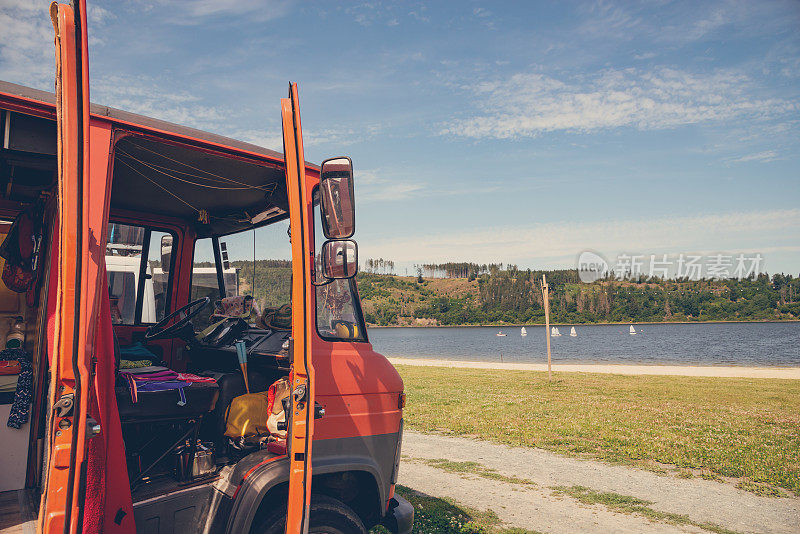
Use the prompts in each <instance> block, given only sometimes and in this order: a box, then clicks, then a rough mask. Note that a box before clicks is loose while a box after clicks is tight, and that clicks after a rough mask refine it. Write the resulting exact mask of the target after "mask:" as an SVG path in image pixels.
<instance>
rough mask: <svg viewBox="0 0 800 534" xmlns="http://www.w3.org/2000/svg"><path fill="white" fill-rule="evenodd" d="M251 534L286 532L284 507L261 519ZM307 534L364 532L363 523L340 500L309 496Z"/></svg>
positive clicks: (353, 533) (324, 496)
mask: <svg viewBox="0 0 800 534" xmlns="http://www.w3.org/2000/svg"><path fill="white" fill-rule="evenodd" d="M250 532H251V533H253V534H284V532H286V507H282V508H281V509H280V510H278V511H276V512H275V513H274V514H272V515H271V516H269V517H268V518H267V519H266V520H264V521H262V522H261V523H260V524H259V525H258V526H257V527H255V528H253V529H252V530H251V531H250ZM308 532H309V534H366V533H367V529H366V528H364V523H362V522H361V519H360V518H359V517H358V515H357V514H356V513H355V512H354V511H353V509H352V508H350V507H349V506H347V505H346V504H344V503H343V502H341V501H338V500H336V499H334V498H332V497H328V496H326V495H314V496H313V497H312V498H311V522H310V524H309V528H308Z"/></svg>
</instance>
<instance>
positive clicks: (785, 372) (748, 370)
mask: <svg viewBox="0 0 800 534" xmlns="http://www.w3.org/2000/svg"><path fill="white" fill-rule="evenodd" d="M388 360H389V361H390V362H391V363H392V365H413V366H420V367H449V368H460V369H490V370H506V371H547V364H546V363H500V362H470V361H460V360H436V359H431V358H388ZM552 370H553V371H555V372H567V373H603V374H620V375H662V376H693V377H708V378H782V379H788V380H800V367H734V366H724V367H723V366H719V367H718V366H710V365H630V364H575V363H558V364H553V365H552Z"/></svg>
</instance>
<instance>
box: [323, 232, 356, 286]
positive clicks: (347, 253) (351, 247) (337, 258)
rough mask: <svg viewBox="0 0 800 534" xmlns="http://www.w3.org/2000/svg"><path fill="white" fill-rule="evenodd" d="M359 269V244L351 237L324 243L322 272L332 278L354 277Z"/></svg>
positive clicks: (326, 276)
mask: <svg viewBox="0 0 800 534" xmlns="http://www.w3.org/2000/svg"><path fill="white" fill-rule="evenodd" d="M356 271H358V245H357V244H356V242H355V241H352V240H350V239H336V240H333V241H325V242H324V243H323V244H322V274H323V276H325V278H328V279H330V280H340V279H344V278H352V277H354V276H355V275H356Z"/></svg>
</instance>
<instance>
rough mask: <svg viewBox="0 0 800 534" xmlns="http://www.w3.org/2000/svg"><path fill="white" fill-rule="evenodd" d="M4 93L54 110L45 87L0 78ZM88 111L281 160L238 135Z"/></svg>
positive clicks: (105, 109) (107, 110)
mask: <svg viewBox="0 0 800 534" xmlns="http://www.w3.org/2000/svg"><path fill="white" fill-rule="evenodd" d="M3 95H8V96H11V97H16V98H23V99H25V100H32V101H34V102H37V103H40V104H44V105H45V106H46V107H49V108H52V109H53V111H54V112H55V105H56V96H55V94H54V93H51V92H48V91H42V90H40V89H34V88H32V87H26V86H24V85H19V84H16V83H11V82H6V81H3V80H0V100H2V96H3ZM90 112H91V114H92V115H93V116H95V117H101V118H106V119H109V120H111V121H112V122H116V123H120V124H126V125H128V126H138V127H139V128H141V129H144V130H151V131H156V132H162V133H166V134H170V135H173V136H176V137H181V138H183V139H191V140H198V141H204V142H206V143H210V144H213V145H218V146H222V147H227V148H232V149H234V150H238V151H243V152H248V153H251V154H258V155H261V156H265V157H267V158H269V159H271V160H275V161H279V162H283V154H282V153H281V152H276V151H275V150H270V149H268V148H264V147H261V146H258V145H254V144H252V143H246V142H244V141H239V140H237V139H232V138H230V137H225V136H224V135H219V134H215V133H211V132H205V131H203V130H198V129H196V128H190V127H188V126H181V125H179V124H175V123H172V122H169V121H164V120H161V119H154V118H152V117H147V116H145V115H138V114H136V113H131V112H129V111H124V110H121V109H117V108H112V107H109V106H103V105H101V104H95V103H92V104H91V106H90ZM306 168H309V169H313V170H319V166H318V165H316V164H314V163H310V162H308V161H306Z"/></svg>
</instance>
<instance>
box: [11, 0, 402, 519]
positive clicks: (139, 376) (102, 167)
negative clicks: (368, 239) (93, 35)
mask: <svg viewBox="0 0 800 534" xmlns="http://www.w3.org/2000/svg"><path fill="white" fill-rule="evenodd" d="M50 14H51V18H52V20H53V27H54V29H55V45H56V46H55V51H56V91H55V94H51V93H46V92H43V91H38V90H34V89H30V88H26V87H22V86H18V85H14V84H11V83H6V82H0V134H2V142H3V144H2V148H0V240H2V246H0V256H1V257H2V262H3V265H2V273H3V274H2V281H3V283H2V284H0V335H2V339H3V347H4V349H3V350H2V352H1V353H0V373H2V374H0V378H2V379H3V380H2V381H0V408H2V409H1V410H0V417H3V419H4V421H3V425H2V426H0V433H1V435H0V438H1V439H0V441H2V443H3V449H4V451H3V452H4V454H3V455H1V456H0V470H2V471H3V477H2V482H0V484H1V485H2V486H0V490H2V491H3V493H0V506H2V512H3V514H2V516H1V517H3V521H5V523H6V524H5V525H0V526H5V527H8V526H12V525H15V524H17V525H20V526H21V527H22V528H23V529H24V528H27V527H30V526H33V525H35V527H36V529H37V530H39V531H41V532H43V533H46V534H54V533H59V534H61V533H77V532H106V533H115V532H120V533H121V532H126V533H132V532H152V533H161V534H165V533H172V532H175V533H185V532H214V533H216V532H220V533H222V532H230V533H241V532H252V533H281V532H287V533H302V532H326V533H340V534H351V533H352V534H355V533H365V532H366V531H367V530H368V529H370V528H372V527H373V526H375V525H377V524H383V525H384V526H386V527H387V528H388V529H389V530H390V531H392V532H395V533H404V532H410V530H411V525H412V521H413V508H412V507H411V506H410V505H409V503H408V502H406V501H405V500H403V499H402V498H401V497H399V496H397V495H395V494H394V487H395V481H396V479H397V471H398V466H399V462H400V444H401V437H402V431H403V418H402V410H403V406H404V404H405V395H404V393H403V383H402V380H401V379H400V376H399V375H398V373H397V371H396V370H395V369H394V368H393V367H392V365H391V364H390V363H389V362H388V360H387V359H386V358H384V357H383V356H381V355H380V354H378V353H376V352H375V351H374V350H373V349H372V346H371V345H370V343H369V340H368V337H367V331H366V329H365V325H364V319H363V315H362V312H361V306H360V303H359V296H358V291H357V288H356V282H355V279H354V275H355V272H356V269H357V265H358V255H357V245H356V243H355V242H354V241H353V240H352V239H351V238H352V236H353V234H354V231H355V211H354V209H355V206H354V196H353V171H352V164H351V162H350V159H349V158H347V157H338V158H333V159H330V160H326V161H324V162H323V163H322V164H321V165H320V166H316V165H313V164H310V163H308V162H306V161H305V159H304V156H303V138H302V128H301V124H300V111H299V101H298V92H297V86H296V85H290V88H289V95H288V97H287V98H283V99H281V102H280V106H281V109H280V112H281V117H282V122H283V145H284V152H283V153H282V154H281V153H277V152H273V151H270V150H266V149H263V148H261V147H258V146H254V145H250V144H247V143H242V142H239V141H234V140H232V139H228V138H225V137H221V136H218V135H213V134H208V133H205V132H200V131H197V130H193V129H190V128H185V127H181V126H177V125H174V124H170V123H167V122H163V121H160V120H155V119H150V118H147V117H142V116H139V115H134V114H131V113H127V112H124V111H120V110H117V109H112V108H107V107H103V106H98V105H93V104H90V103H89V80H88V65H87V43H88V40H87V32H86V9H85V0H80V1H74V2H72V4H71V5H68V4H57V3H54V4H52V5H51V10H50ZM280 247H284V248H285V250H282V251H281V250H278V249H280ZM243 250H244V251H245V252H246V253H247V254H244V253H242V251H243ZM259 251H262V252H260V254H261V255H258V254H257V253H258V252H259ZM250 252H252V253H253V254H254V255H255V257H252V259H250V258H251V256H250ZM243 258H247V259H243ZM6 330H8V332H6ZM6 419H7V421H6ZM26 526H27V527H26ZM23 531H24V530H23Z"/></svg>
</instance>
